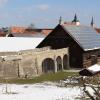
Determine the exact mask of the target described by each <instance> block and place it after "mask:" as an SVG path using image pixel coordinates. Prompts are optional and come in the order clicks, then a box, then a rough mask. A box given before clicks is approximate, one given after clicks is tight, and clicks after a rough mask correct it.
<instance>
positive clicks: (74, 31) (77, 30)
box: [62, 25, 100, 51]
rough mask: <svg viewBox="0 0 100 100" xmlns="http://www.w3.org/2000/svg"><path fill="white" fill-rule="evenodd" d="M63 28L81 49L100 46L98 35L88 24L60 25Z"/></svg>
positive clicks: (99, 36) (92, 48) (91, 48)
mask: <svg viewBox="0 0 100 100" xmlns="http://www.w3.org/2000/svg"><path fill="white" fill-rule="evenodd" d="M62 27H63V29H64V30H65V31H66V32H67V33H69V35H71V37H73V39H74V40H75V41H76V42H77V43H78V44H79V45H80V47H82V49H83V50H85V51H87V50H94V49H98V48H100V35H99V34H97V32H96V31H95V30H94V29H93V28H92V27H89V26H81V25H80V26H76V25H66V26H64V25H62Z"/></svg>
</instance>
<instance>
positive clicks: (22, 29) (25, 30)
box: [11, 26, 53, 37]
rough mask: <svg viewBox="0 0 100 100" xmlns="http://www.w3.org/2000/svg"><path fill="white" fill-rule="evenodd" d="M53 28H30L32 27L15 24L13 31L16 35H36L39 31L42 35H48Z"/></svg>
mask: <svg viewBox="0 0 100 100" xmlns="http://www.w3.org/2000/svg"><path fill="white" fill-rule="evenodd" d="M52 30H53V29H46V28H45V29H30V28H27V27H16V26H13V27H11V33H12V34H13V35H14V34H15V36H22V37H23V36H24V35H25V36H26V35H27V36H28V34H29V36H30V35H31V36H34V35H36V34H38V33H41V35H42V34H43V35H45V36H47V35H48V34H49V33H50V32H51V31H52Z"/></svg>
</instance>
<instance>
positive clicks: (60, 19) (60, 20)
mask: <svg viewBox="0 0 100 100" xmlns="http://www.w3.org/2000/svg"><path fill="white" fill-rule="evenodd" d="M61 22H62V17H61V16H60V18H59V24H61Z"/></svg>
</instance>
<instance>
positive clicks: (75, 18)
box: [72, 13, 79, 22]
mask: <svg viewBox="0 0 100 100" xmlns="http://www.w3.org/2000/svg"><path fill="white" fill-rule="evenodd" d="M72 22H79V20H78V19H77V15H76V13H75V16H74V19H73V21H72Z"/></svg>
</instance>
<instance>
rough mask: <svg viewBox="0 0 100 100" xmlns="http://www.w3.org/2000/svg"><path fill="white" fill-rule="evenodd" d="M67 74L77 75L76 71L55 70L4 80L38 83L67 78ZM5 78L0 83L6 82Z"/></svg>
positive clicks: (16, 82)
mask: <svg viewBox="0 0 100 100" xmlns="http://www.w3.org/2000/svg"><path fill="white" fill-rule="evenodd" d="M68 76H71V77H73V76H78V72H57V73H49V74H44V75H41V76H39V77H35V78H32V79H9V80H6V81H7V83H10V84H12V83H15V84H32V83H40V82H44V81H53V82H54V81H59V80H63V79H65V78H67V77H68ZM6 81H5V80H0V83H6Z"/></svg>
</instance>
